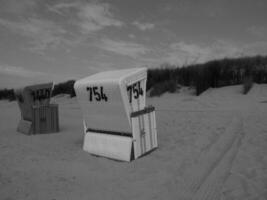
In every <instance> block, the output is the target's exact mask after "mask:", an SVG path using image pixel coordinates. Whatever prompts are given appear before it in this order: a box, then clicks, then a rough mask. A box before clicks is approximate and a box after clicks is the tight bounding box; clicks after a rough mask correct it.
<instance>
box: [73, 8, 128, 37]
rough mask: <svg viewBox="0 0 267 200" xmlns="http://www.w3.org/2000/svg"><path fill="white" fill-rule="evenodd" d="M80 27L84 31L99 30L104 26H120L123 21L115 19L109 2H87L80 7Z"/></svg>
mask: <svg viewBox="0 0 267 200" xmlns="http://www.w3.org/2000/svg"><path fill="white" fill-rule="evenodd" d="M78 16H79V17H80V19H81V22H80V27H81V28H82V31H83V32H84V33H91V32H94V31H99V30H101V29H103V28H105V27H110V26H115V27H121V26H122V25H123V22H121V21H119V20H117V19H115V18H114V17H113V15H112V13H111V12H110V6H109V4H87V5H85V6H83V7H82V8H81V9H80V12H79V13H78Z"/></svg>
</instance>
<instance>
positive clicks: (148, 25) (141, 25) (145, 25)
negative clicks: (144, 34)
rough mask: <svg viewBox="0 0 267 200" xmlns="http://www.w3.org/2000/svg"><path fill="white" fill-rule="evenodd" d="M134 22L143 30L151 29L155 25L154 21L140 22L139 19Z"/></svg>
mask: <svg viewBox="0 0 267 200" xmlns="http://www.w3.org/2000/svg"><path fill="white" fill-rule="evenodd" d="M132 24H133V25H135V26H136V27H137V28H139V29H140V30H141V31H146V30H150V29H153V28H154V27H155V25H154V24H152V23H140V22H138V21H134V22H133V23H132Z"/></svg>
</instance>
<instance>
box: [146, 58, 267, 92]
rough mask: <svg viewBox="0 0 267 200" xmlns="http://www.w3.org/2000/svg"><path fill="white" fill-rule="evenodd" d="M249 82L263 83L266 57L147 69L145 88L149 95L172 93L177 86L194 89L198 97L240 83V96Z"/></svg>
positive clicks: (265, 72)
mask: <svg viewBox="0 0 267 200" xmlns="http://www.w3.org/2000/svg"><path fill="white" fill-rule="evenodd" d="M253 82H255V83H258V84H261V83H267V56H255V57H243V58H234V59H222V60H214V61H210V62H207V63H204V64H194V65H189V66H184V67H178V66H172V65H168V64H167V65H164V66H162V67H161V68H160V69H149V70H148V83H147V89H148V90H150V95H151V96H160V95H161V94H163V93H165V92H175V91H176V90H177V86H178V85H182V86H188V87H192V88H195V91H196V95H200V94H201V93H202V92H204V91H205V90H207V89H208V88H218V87H223V86H230V85H238V84H243V93H244V94H246V93H248V91H249V90H250V89H251V88H252V85H253Z"/></svg>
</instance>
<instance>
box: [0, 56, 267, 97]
mask: <svg viewBox="0 0 267 200" xmlns="http://www.w3.org/2000/svg"><path fill="white" fill-rule="evenodd" d="M74 83H75V80H69V81H66V82H63V83H58V84H55V86H54V89H53V91H52V96H56V95H59V94H68V95H70V97H74V96H76V95H75V91H74V88H73V85H74ZM253 83H258V84H261V83H267V56H254V57H243V58H232V59H230V58H225V59H221V60H214V61H210V62H207V63H203V64H192V65H188V66H183V67H179V66H174V65H169V64H164V65H162V66H161V67H160V68H155V69H149V70H148V80H147V90H149V94H150V96H160V95H162V94H163V93H165V92H170V93H174V92H176V91H177V90H178V89H179V87H180V86H187V87H192V88H194V89H195V91H196V95H200V94H201V93H202V92H204V91H205V90H207V89H208V88H218V87H223V86H230V85H238V84H243V94H247V93H248V92H249V90H250V89H251V88H252V86H253ZM1 99H8V100H10V101H12V100H15V95H14V90H13V89H2V90H0V100H1Z"/></svg>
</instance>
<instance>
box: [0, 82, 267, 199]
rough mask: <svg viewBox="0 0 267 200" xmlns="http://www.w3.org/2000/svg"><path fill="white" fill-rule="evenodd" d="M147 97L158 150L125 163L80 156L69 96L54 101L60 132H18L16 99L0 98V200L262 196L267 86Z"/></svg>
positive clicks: (266, 181)
mask: <svg viewBox="0 0 267 200" xmlns="http://www.w3.org/2000/svg"><path fill="white" fill-rule="evenodd" d="M241 91H242V86H230V87H224V88H219V89H209V90H208V91H206V92H205V93H203V94H202V95H200V96H198V97H196V96H193V95H192V94H191V93H190V90H188V89H186V88H184V89H183V90H182V91H181V92H180V93H177V94H164V95H163V96H162V97H159V98H158V97H155V98H148V99H147V101H148V102H147V103H148V104H152V105H154V106H155V107H156V115H157V127H158V141H159V148H158V149H157V150H155V151H153V152H152V153H150V154H148V155H146V156H144V157H142V158H140V159H137V160H135V161H133V162H131V163H127V162H118V161H114V160H111V159H106V158H102V157H96V156H92V155H90V154H88V153H86V152H84V151H82V141H83V130H82V116H81V111H80V108H79V106H78V105H77V102H76V99H75V98H72V99H70V98H68V97H66V96H64V95H63V96H58V97H56V98H53V100H52V102H55V103H58V104H59V113H60V129H61V130H60V132H59V133H56V134H46V135H34V136H26V135H23V134H21V133H17V132H16V126H17V123H18V121H19V118H20V113H19V109H18V106H17V104H16V102H7V101H0V110H1V113H0V199H4V200H12V199H14V200H17V199H32V200H36V199H43V200H47V199H50V200H52V199H57V200H59V199H62V200H67V199H70V200H72V199H80V200H82V199H116V200H117V199H129V200H130V199H159V200H160V199H188V200H189V199H207V200H212V199H222V200H232V199H240V200H241V199H242V200H246V199H247V200H248V199H259V200H264V199H267V121H266V119H267V85H257V84H254V87H253V88H252V90H251V91H250V92H249V93H248V94H247V95H243V94H242V93H241Z"/></svg>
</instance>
